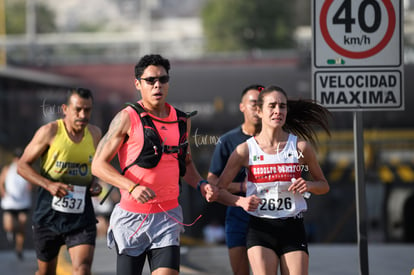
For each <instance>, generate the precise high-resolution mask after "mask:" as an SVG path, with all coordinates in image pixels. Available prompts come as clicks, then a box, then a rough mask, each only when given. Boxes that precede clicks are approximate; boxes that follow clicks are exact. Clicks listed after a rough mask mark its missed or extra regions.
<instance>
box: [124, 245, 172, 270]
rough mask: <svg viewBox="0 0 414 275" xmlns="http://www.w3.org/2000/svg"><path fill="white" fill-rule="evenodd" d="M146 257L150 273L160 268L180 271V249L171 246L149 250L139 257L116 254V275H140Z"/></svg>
mask: <svg viewBox="0 0 414 275" xmlns="http://www.w3.org/2000/svg"><path fill="white" fill-rule="evenodd" d="M117 250H118V247H117ZM146 257H148V263H149V267H150V270H151V273H152V272H154V270H156V269H157V268H160V267H166V268H170V269H174V270H177V271H178V272H179V271H180V247H179V246H176V245H172V246H166V247H160V248H155V249H151V250H148V251H147V252H145V253H142V254H141V255H139V256H129V255H124V254H119V253H117V260H116V274H118V275H133V274H142V269H143V268H144V263H145V259H146Z"/></svg>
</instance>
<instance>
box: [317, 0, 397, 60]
mask: <svg viewBox="0 0 414 275" xmlns="http://www.w3.org/2000/svg"><path fill="white" fill-rule="evenodd" d="M333 1H334V0H326V1H325V3H324V4H323V6H322V9H321V14H320V18H319V25H320V27H321V33H322V36H323V38H324V39H325V41H326V43H328V45H329V46H330V47H331V49H332V50H334V51H335V52H337V53H339V54H341V55H343V56H345V57H349V58H367V57H370V56H373V55H374V54H377V53H378V52H380V51H381V50H382V49H384V48H385V46H387V44H388V42H389V41H390V40H391V38H392V35H393V33H394V29H395V11H394V7H393V5H392V3H391V1H390V0H382V2H383V3H384V6H385V8H386V9H387V13H388V28H387V31H386V32H385V35H384V37H383V38H382V40H381V41H380V42H379V43H378V44H377V45H376V46H375V47H373V48H371V49H369V50H366V51H363V52H353V51H349V50H347V49H344V48H342V47H341V46H339V45H338V44H337V43H336V42H335V41H334V40H333V39H332V37H331V35H330V34H329V31H328V26H327V24H326V22H327V16H328V10H329V7H330V6H331V5H332V2H333Z"/></svg>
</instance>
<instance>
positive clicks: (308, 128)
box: [257, 85, 331, 146]
mask: <svg viewBox="0 0 414 275" xmlns="http://www.w3.org/2000/svg"><path fill="white" fill-rule="evenodd" d="M274 91H277V92H281V93H282V94H284V96H285V97H286V98H287V99H288V97H287V94H286V92H285V91H284V90H283V89H282V88H281V87H278V86H274V85H272V86H268V87H266V88H265V89H263V90H262V91H261V92H260V95H259V99H258V101H257V104H258V106H259V108H261V109H262V108H263V98H264V96H265V95H266V94H268V93H271V92H274ZM287 108H288V112H287V115H286V122H285V125H283V130H285V131H287V132H290V133H292V134H294V135H296V136H299V137H301V138H303V139H305V140H307V141H309V142H310V143H312V144H313V145H314V146H316V142H317V140H318V138H317V135H316V131H315V127H321V128H322V129H323V130H325V132H326V133H327V134H328V135H330V132H329V128H328V126H329V121H328V118H329V116H330V114H331V113H330V112H329V111H328V109H326V108H325V107H323V106H321V105H319V104H317V103H316V102H315V101H313V100H310V99H307V100H304V99H299V100H291V99H288V100H287Z"/></svg>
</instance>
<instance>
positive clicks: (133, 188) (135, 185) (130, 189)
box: [128, 183, 139, 194]
mask: <svg viewBox="0 0 414 275" xmlns="http://www.w3.org/2000/svg"><path fill="white" fill-rule="evenodd" d="M138 185H139V183H136V184H134V186H132V187H131V188H129V190H128V193H129V194H131V193H132V191H134V190H135V188H137V186H138Z"/></svg>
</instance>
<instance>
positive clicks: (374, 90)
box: [312, 0, 404, 275]
mask: <svg viewBox="0 0 414 275" xmlns="http://www.w3.org/2000/svg"><path fill="white" fill-rule="evenodd" d="M402 10H403V7H402V1H400V0H313V1H312V30H313V36H312V40H313V41H312V96H313V99H315V100H316V101H317V102H319V103H320V104H321V105H323V106H325V107H327V108H328V109H329V110H331V111H353V112H354V122H353V123H354V151H355V191H356V202H357V227H358V228H357V233H358V246H359V259H360V274H364V275H365V274H369V268H368V267H369V265H368V242H367V219H366V198H365V181H364V177H365V176H364V151H363V145H364V140H363V122H362V113H363V111H384V110H388V111H392V110H394V111H396V110H404V83H403V79H404V78H403V74H404V70H403V66H404V64H403V54H402V53H403V50H402V49H403V43H402V41H403V39H402Z"/></svg>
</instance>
